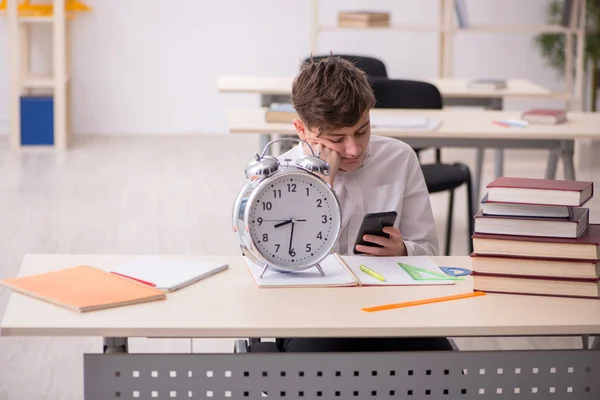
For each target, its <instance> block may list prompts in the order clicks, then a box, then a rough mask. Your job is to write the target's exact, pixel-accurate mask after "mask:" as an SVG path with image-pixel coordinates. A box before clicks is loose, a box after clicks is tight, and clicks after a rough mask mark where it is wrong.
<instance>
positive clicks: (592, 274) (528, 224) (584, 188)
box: [471, 177, 600, 298]
mask: <svg viewBox="0 0 600 400" xmlns="http://www.w3.org/2000/svg"><path fill="white" fill-rule="evenodd" d="M487 189H488V193H487V194H486V195H485V196H484V198H483V200H482V202H481V203H482V204H481V205H482V207H481V210H480V211H479V212H478V213H477V214H476V215H475V232H474V234H473V254H471V260H472V269H473V283H474V289H475V290H479V291H484V292H495V293H512V294H529V295H546V296H566V297H585V298H600V224H590V223H589V221H590V218H589V208H587V207H583V205H584V204H585V203H587V202H588V201H589V200H590V199H591V198H592V196H593V193H594V185H593V183H592V182H582V181H559V180H545V179H528V178H509V177H502V178H499V179H496V180H495V181H493V182H491V183H490V184H489V185H488V186H487Z"/></svg>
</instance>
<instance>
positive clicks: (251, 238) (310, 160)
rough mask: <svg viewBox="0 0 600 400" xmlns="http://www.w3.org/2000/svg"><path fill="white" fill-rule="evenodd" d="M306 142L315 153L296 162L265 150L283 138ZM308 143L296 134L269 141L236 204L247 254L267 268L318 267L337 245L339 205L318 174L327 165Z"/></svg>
mask: <svg viewBox="0 0 600 400" xmlns="http://www.w3.org/2000/svg"><path fill="white" fill-rule="evenodd" d="M284 140H293V141H297V142H300V143H304V144H305V145H306V146H308V148H309V149H310V153H311V155H305V156H302V157H300V158H298V160H296V162H294V163H292V160H291V159H288V160H278V159H277V158H275V157H273V156H269V155H265V153H266V151H267V148H268V147H269V146H270V145H271V144H273V143H275V142H279V141H284ZM319 156H320V154H318V153H317V154H315V153H314V151H313V149H312V147H311V146H310V144H308V143H307V142H305V141H303V140H300V139H295V138H283V139H277V140H273V141H271V142H269V143H268V144H267V145H266V146H265V148H264V150H263V152H262V154H261V155H258V153H257V154H256V156H255V160H253V161H252V162H251V163H250V164H248V166H247V167H246V169H245V173H246V183H245V184H244V186H243V187H242V189H241V190H240V192H239V194H238V196H237V198H236V200H235V204H234V207H233V230H234V232H235V234H236V236H237V239H238V241H239V243H240V247H241V249H242V252H243V254H244V255H245V256H246V257H248V258H249V259H250V260H251V261H253V262H254V263H255V264H257V265H259V266H261V267H262V273H261V275H260V276H261V278H262V276H263V275H264V273H265V271H267V269H269V268H272V269H273V270H275V271H278V272H295V271H301V270H305V269H308V268H312V267H315V268H317V269H318V270H319V272H320V273H321V275H323V274H324V272H323V269H322V268H321V266H320V265H319V263H320V262H321V261H322V260H323V259H324V258H325V257H327V255H329V253H330V252H331V250H332V249H333V248H334V246H335V244H336V242H337V240H338V238H339V235H340V228H341V210H340V205H339V202H338V199H337V196H336V195H335V192H334V190H333V188H332V187H331V186H330V185H329V184H328V183H327V182H326V181H325V180H324V179H323V178H322V177H321V176H320V175H322V176H327V175H329V173H330V166H329V164H328V163H327V162H326V161H324V160H322V159H321V158H319Z"/></svg>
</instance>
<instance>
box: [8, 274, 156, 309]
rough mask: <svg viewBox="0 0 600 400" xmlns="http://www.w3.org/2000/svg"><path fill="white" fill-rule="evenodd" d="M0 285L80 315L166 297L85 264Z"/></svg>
mask: <svg viewBox="0 0 600 400" xmlns="http://www.w3.org/2000/svg"><path fill="white" fill-rule="evenodd" d="M0 284H1V285H4V286H6V287H8V288H10V289H12V290H14V291H16V292H18V293H22V294H24V295H27V296H30V297H33V298H36V299H38V300H42V301H45V302H48V303H52V304H54V305H57V306H60V307H63V308H67V309H69V310H72V311H76V312H80V313H83V312H88V311H96V310H103V309H107V308H113V307H121V306H127V305H132V304H138V303H146V302H150V301H155V300H163V299H165V298H166V294H165V293H164V292H163V291H162V290H159V289H156V288H153V287H150V286H148V285H146V284H142V283H139V282H136V281H134V280H132V279H128V278H124V277H121V276H119V275H115V274H111V273H110V272H108V271H105V270H102V269H98V268H94V267H90V266H85V265H81V266H75V267H70V268H64V269H61V270H57V271H51V272H45V273H41V274H35V275H28V276H22V277H17V278H11V279H5V280H3V281H0Z"/></svg>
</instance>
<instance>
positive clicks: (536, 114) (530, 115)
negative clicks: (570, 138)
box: [521, 108, 567, 124]
mask: <svg viewBox="0 0 600 400" xmlns="http://www.w3.org/2000/svg"><path fill="white" fill-rule="evenodd" d="M521 119H523V120H524V121H527V122H529V123H531V124H562V123H563V122H566V121H567V112H566V111H565V110H563V109H555V108H533V109H531V110H527V111H525V112H523V114H522V115H521Z"/></svg>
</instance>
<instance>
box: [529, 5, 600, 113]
mask: <svg viewBox="0 0 600 400" xmlns="http://www.w3.org/2000/svg"><path fill="white" fill-rule="evenodd" d="M564 4H565V1H564V0H550V1H549V2H548V6H547V23H548V24H551V25H561V24H562V16H563V8H564ZM585 19H586V21H585V54H584V60H585V65H586V66H587V65H590V67H591V70H590V71H589V72H590V73H591V77H592V87H591V89H592V109H593V111H595V106H596V89H597V88H598V85H599V84H600V0H587V1H586V18H585ZM574 39H575V40H573V56H576V54H575V52H576V51H577V43H576V39H577V37H576V36H575V37H574ZM534 41H535V44H536V45H537V47H538V49H539V51H540V53H541V55H542V57H543V58H544V59H546V62H547V64H548V65H549V66H551V67H552V68H554V69H555V70H556V71H557V72H558V74H559V75H563V74H564V72H565V41H566V35H565V34H562V33H543V34H540V35H537V36H536V37H535V39H534Z"/></svg>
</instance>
